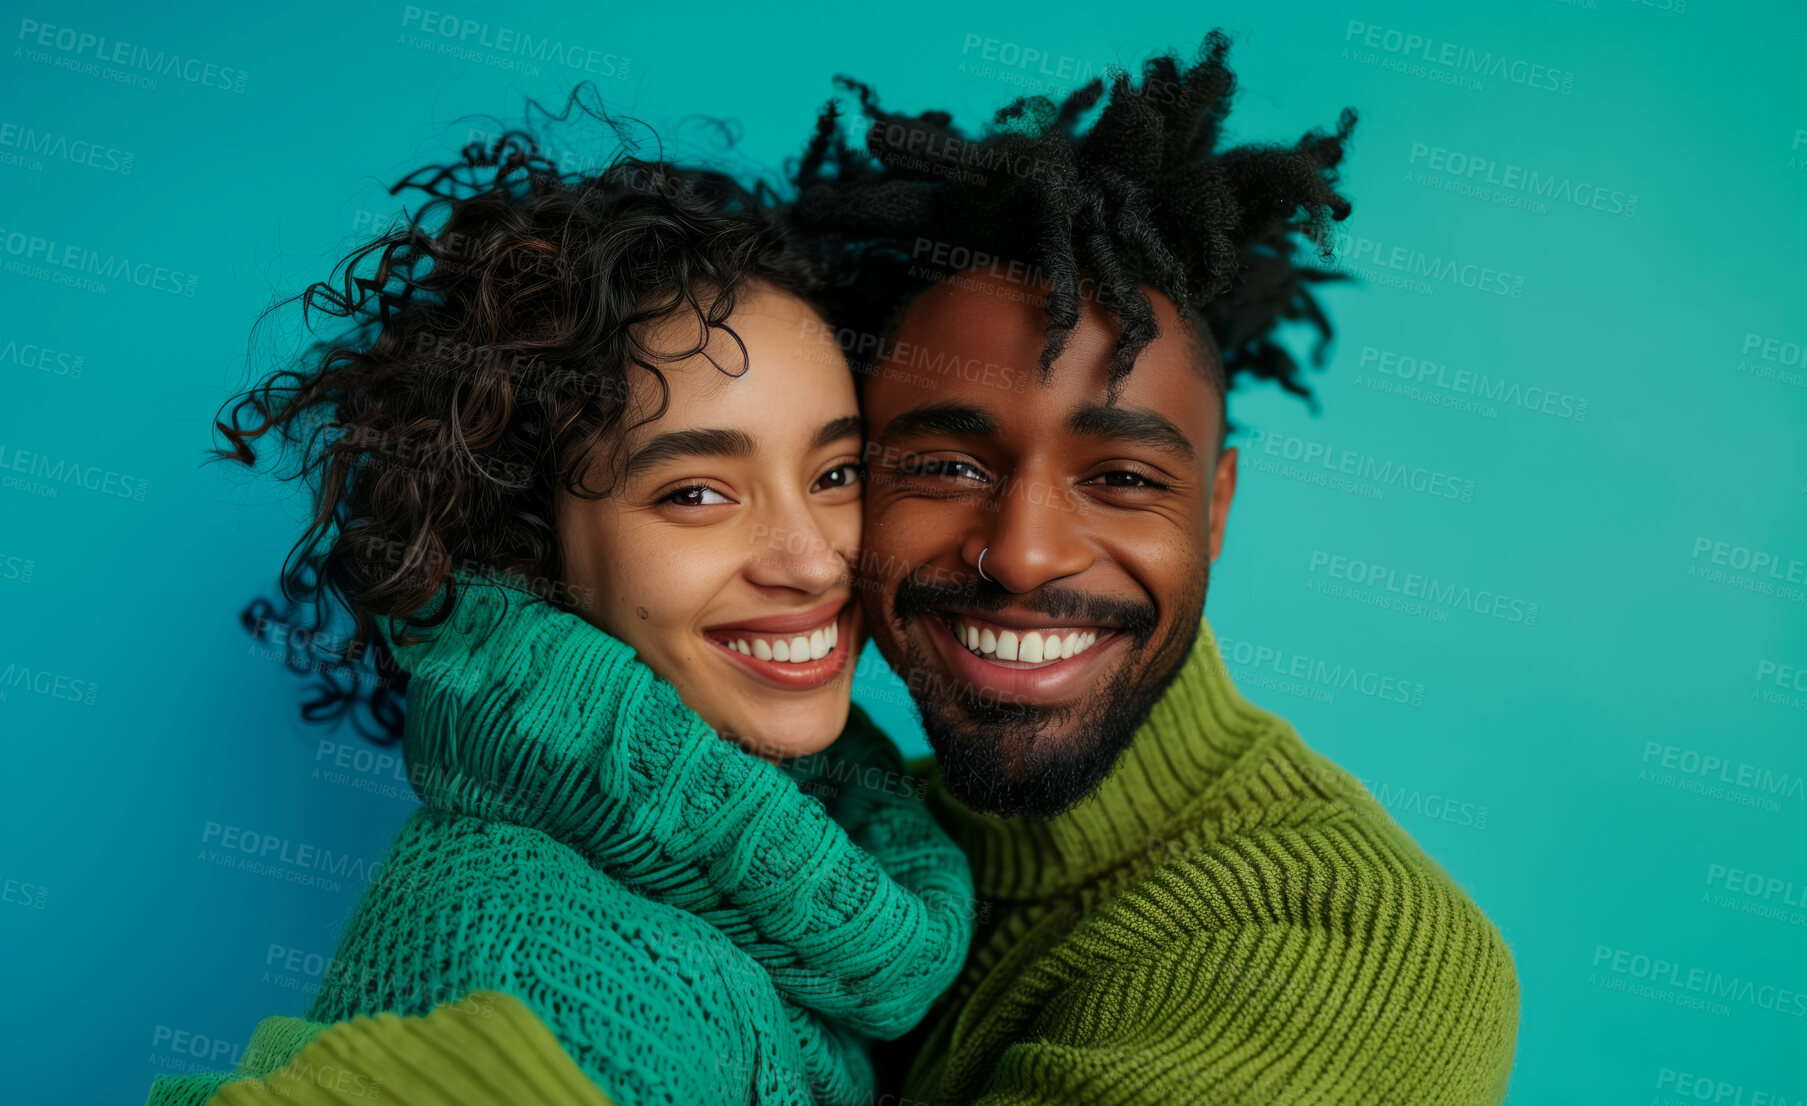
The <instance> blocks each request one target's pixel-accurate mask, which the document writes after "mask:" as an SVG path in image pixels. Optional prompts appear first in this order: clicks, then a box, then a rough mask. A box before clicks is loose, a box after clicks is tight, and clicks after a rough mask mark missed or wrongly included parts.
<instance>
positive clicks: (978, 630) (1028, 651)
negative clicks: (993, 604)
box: [935, 611, 1113, 667]
mask: <svg viewBox="0 0 1807 1106" xmlns="http://www.w3.org/2000/svg"><path fill="white" fill-rule="evenodd" d="M935 613H936V614H938V615H940V616H941V617H942V618H943V619H945V620H946V621H947V624H948V629H949V630H950V631H952V632H953V635H954V640H955V641H957V642H959V643H960V644H962V645H964V646H966V649H967V651H968V652H970V653H973V654H975V655H977V656H980V657H983V658H984V659H985V660H989V661H994V662H997V663H999V664H1015V665H1022V666H1025V667H1033V666H1035V665H1049V664H1054V663H1057V662H1059V661H1063V660H1066V659H1067V658H1068V657H1073V656H1077V655H1078V654H1080V653H1083V652H1085V651H1086V650H1088V649H1090V648H1092V647H1093V646H1095V645H1097V644H1098V641H1099V639H1100V638H1103V639H1107V640H1108V639H1109V638H1110V636H1111V634H1112V633H1113V631H1112V630H1111V628H1110V627H1108V626H1085V625H1078V624H1072V623H1056V622H1052V621H1047V620H1042V621H1035V622H1031V621H1027V620H1024V619H1019V618H1015V617H1012V616H1008V615H1006V617H1005V620H1004V621H992V620H991V619H985V618H979V617H977V616H974V615H970V614H958V613H955V612H953V611H937V612H935Z"/></svg>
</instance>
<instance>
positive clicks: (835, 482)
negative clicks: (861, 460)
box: [813, 461, 866, 491]
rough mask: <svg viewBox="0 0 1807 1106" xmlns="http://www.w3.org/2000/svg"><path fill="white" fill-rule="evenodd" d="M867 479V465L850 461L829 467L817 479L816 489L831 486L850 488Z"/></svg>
mask: <svg viewBox="0 0 1807 1106" xmlns="http://www.w3.org/2000/svg"><path fill="white" fill-rule="evenodd" d="M865 479H866V466H865V465H862V464H858V463H856V462H852V461H850V462H848V463H847V464H845V465H840V466H837V467H835V468H832V469H829V470H828V471H827V472H825V473H823V474H822V478H821V479H820V480H817V481H816V486H815V488H814V489H813V490H815V491H826V490H828V489H831V488H850V487H852V486H854V485H855V484H858V483H860V482H861V481H863V480H865Z"/></svg>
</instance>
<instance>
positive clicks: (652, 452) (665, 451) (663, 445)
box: [627, 429, 758, 476]
mask: <svg viewBox="0 0 1807 1106" xmlns="http://www.w3.org/2000/svg"><path fill="white" fill-rule="evenodd" d="M757 452H758V447H757V446H756V445H755V444H754V442H753V436H752V435H750V434H748V433H747V432H746V431H744V430H725V429H709V430H672V431H669V432H667V433H664V434H660V435H659V436H658V437H656V438H653V439H652V440H651V441H649V442H647V443H646V444H645V445H643V446H641V447H640V448H639V449H636V450H634V453H633V456H631V457H629V458H628V462H627V475H628V476H633V475H634V474H635V473H637V472H639V471H641V470H642V469H645V468H649V467H651V466H653V465H657V464H660V463H661V462H664V461H670V460H672V459H673V458H677V457H751V456H753V454H755V453H757Z"/></svg>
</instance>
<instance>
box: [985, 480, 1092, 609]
mask: <svg viewBox="0 0 1807 1106" xmlns="http://www.w3.org/2000/svg"><path fill="white" fill-rule="evenodd" d="M988 506H989V507H990V508H991V509H990V510H989V511H988V514H990V515H991V525H990V526H983V525H982V526H981V527H980V528H979V531H978V532H977V533H976V534H974V535H973V536H972V537H969V538H968V539H967V540H966V542H965V543H964V545H963V546H962V548H961V555H962V556H963V557H964V558H965V559H966V563H967V564H969V565H972V566H973V568H974V569H975V570H979V569H983V570H984V571H983V574H984V575H985V576H988V577H990V578H991V579H992V580H994V581H996V582H997V583H998V585H999V586H1000V587H1002V588H1004V589H1005V590H1007V591H1011V592H1014V593H1016V594H1019V595H1020V594H1022V593H1024V592H1030V591H1034V590H1035V589H1036V588H1039V587H1041V586H1042V585H1043V584H1047V583H1050V582H1052V581H1054V580H1059V579H1061V578H1062V577H1066V576H1077V575H1078V574H1079V573H1081V572H1084V571H1085V570H1086V569H1088V568H1090V567H1091V566H1092V563H1093V561H1094V560H1096V554H1095V551H1094V549H1093V547H1092V541H1091V535H1090V533H1089V530H1088V527H1087V520H1086V518H1085V516H1084V515H1083V514H1081V512H1080V510H1079V508H1078V507H1076V506H1075V505H1074V503H1073V501H1072V499H1071V498H1070V497H1069V496H1067V495H1066V494H1065V488H1064V487H1055V486H1054V485H1053V484H1051V483H1049V482H1046V481H1041V480H1034V479H1029V480H1022V479H1012V480H1010V481H1009V482H1007V483H1005V484H1004V485H1003V487H1002V488H1001V489H1000V491H999V492H998V494H997V495H996V496H994V497H993V499H992V501H991V504H989V505H988ZM981 554H983V555H984V563H983V564H981V563H980V555H981Z"/></svg>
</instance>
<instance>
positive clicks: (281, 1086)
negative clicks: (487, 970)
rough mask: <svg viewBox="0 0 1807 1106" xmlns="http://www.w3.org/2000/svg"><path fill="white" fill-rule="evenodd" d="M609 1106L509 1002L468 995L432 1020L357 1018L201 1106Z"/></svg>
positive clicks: (527, 1014)
mask: <svg viewBox="0 0 1807 1106" xmlns="http://www.w3.org/2000/svg"><path fill="white" fill-rule="evenodd" d="M274 1102H282V1103H287V1104H290V1106H352V1104H356V1103H370V1102H383V1103H386V1104H394V1106H526V1104H532V1106H611V1103H610V1102H609V1099H608V1096H607V1095H605V1094H603V1093H602V1091H601V1090H600V1089H599V1088H598V1087H597V1086H596V1084H595V1083H593V1082H591V1081H590V1079H589V1078H588V1077H586V1076H585V1075H584V1073H583V1072H581V1071H579V1070H577V1065H576V1064H574V1063H572V1062H571V1058H570V1057H569V1056H567V1055H565V1053H564V1051H563V1050H562V1049H560V1048H559V1044H558V1041H557V1040H556V1039H554V1038H553V1036H552V1034H551V1033H550V1032H549V1031H548V1030H547V1029H546V1026H545V1024H544V1023H542V1022H541V1021H540V1020H539V1019H538V1018H536V1017H534V1016H533V1012H532V1011H530V1010H528V1009H527V1007H525V1006H523V1005H522V1004H521V1003H520V1002H519V1001H518V1000H516V999H515V998H513V997H512V996H509V995H505V994H501V993H499V992H496V991H473V992H472V993H471V994H469V995H466V996H465V997H464V998H462V999H458V1000H456V1001H454V1002H447V1003H444V1004H442V1005H440V1006H439V1007H437V1008H435V1009H434V1010H433V1012H432V1013H429V1014H422V1015H411V1016H407V1017H403V1016H400V1015H396V1014H377V1015H376V1016H374V1017H367V1016H359V1017H356V1018H353V1019H352V1020H350V1021H345V1022H339V1023H338V1024H336V1025H333V1026H330V1027H327V1028H325V1029H324V1031H323V1032H321V1033H320V1034H319V1035H318V1036H316V1037H314V1038H313V1040H312V1041H311V1043H309V1044H308V1045H307V1046H306V1047H305V1048H303V1049H302V1050H301V1051H300V1052H299V1053H298V1054H297V1055H296V1056H295V1057H294V1058H293V1059H292V1060H290V1061H289V1062H288V1063H286V1064H284V1065H283V1066H282V1067H281V1068H278V1069H277V1070H276V1071H274V1072H271V1073H270V1074H269V1075H268V1076H266V1077H264V1078H262V1079H247V1080H242V1081H238V1082H233V1083H228V1084H226V1085H225V1086H224V1087H223V1088H221V1090H220V1092H219V1093H218V1094H216V1095H214V1096H213V1097H212V1098H211V1099H208V1100H207V1106H271V1103H274Z"/></svg>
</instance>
